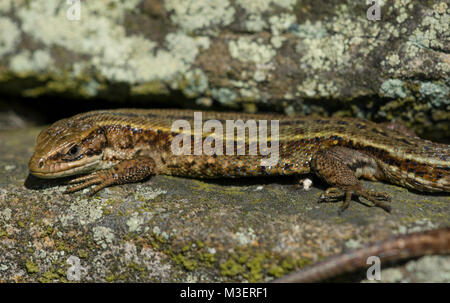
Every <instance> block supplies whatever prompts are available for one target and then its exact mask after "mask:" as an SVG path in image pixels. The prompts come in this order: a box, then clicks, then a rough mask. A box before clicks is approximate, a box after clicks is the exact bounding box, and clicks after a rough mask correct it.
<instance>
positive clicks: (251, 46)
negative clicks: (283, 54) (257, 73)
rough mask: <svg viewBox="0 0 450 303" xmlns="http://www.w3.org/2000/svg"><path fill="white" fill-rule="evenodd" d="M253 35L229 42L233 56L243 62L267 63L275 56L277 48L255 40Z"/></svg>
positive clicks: (229, 48)
mask: <svg viewBox="0 0 450 303" xmlns="http://www.w3.org/2000/svg"><path fill="white" fill-rule="evenodd" d="M253 40H254V39H252V38H251V37H241V38H239V39H237V40H232V41H230V42H229V44H228V50H229V51H230V55H231V57H233V58H235V59H238V60H239V61H242V62H253V63H261V64H265V63H268V62H270V60H272V58H273V57H274V56H275V50H274V49H273V48H272V47H271V46H270V45H264V44H261V43H258V42H256V41H253Z"/></svg>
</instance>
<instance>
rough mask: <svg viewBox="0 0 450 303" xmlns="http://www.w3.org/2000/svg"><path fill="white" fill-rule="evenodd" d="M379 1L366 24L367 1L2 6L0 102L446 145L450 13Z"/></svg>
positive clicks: (174, 0) (140, 0) (406, 1)
mask: <svg viewBox="0 0 450 303" xmlns="http://www.w3.org/2000/svg"><path fill="white" fill-rule="evenodd" d="M383 2H384V4H382V6H381V9H380V20H374V21H370V20H368V19H367V11H368V9H369V8H370V5H367V4H366V3H365V1H349V0H348V1H342V0H341V1H333V2H329V1H316V0H307V1H300V0H298V1H296V0H258V1H248V0H233V1H230V0H196V1H178V0H166V1H162V0H161V1H159V0H132V1H117V0H109V1H83V2H81V6H80V7H81V14H80V20H79V21H71V20H68V18H67V12H68V10H69V9H70V8H71V6H70V5H68V4H66V2H64V1H45V2H44V3H40V2H39V1H24V2H21V1H13V0H5V1H2V4H1V5H0V62H1V63H0V92H1V93H3V94H7V95H9V96H13V97H17V96H22V97H28V98H30V97H33V98H34V97H40V99H38V100H40V101H41V102H42V100H47V99H48V98H49V97H54V98H57V100H59V101H60V106H61V105H62V104H64V107H68V106H67V105H70V106H71V107H76V106H78V105H79V104H81V103H88V104H90V105H91V106H92V105H93V106H94V107H97V108H98V107H99V104H95V103H92V102H91V101H90V100H94V101H97V100H107V101H110V102H113V103H112V104H111V103H109V105H107V106H109V107H111V106H117V105H114V103H120V106H130V105H132V106H146V107H154V106H165V107H168V106H178V107H180V106H182V107H192V106H194V105H199V106H203V107H205V108H208V107H211V106H213V107H216V108H217V107H221V108H223V109H240V110H246V111H250V112H252V111H257V110H270V111H278V112H285V113H287V114H295V113H303V114H310V113H319V114H322V115H330V114H336V115H347V116H348V115H351V116H358V117H364V118H368V119H373V120H377V121H381V120H392V119H398V120H402V121H404V122H405V123H406V124H407V125H409V126H411V127H413V128H415V129H416V131H417V132H418V133H419V134H420V135H423V136H425V137H427V138H433V139H437V140H441V141H442V140H444V141H445V139H446V137H448V134H449V133H450V127H449V122H448V121H449V120H450V119H449V118H450V116H449V110H448V109H449V94H450V88H449V87H450V84H449V77H448V75H449V71H450V68H449V67H450V57H449V50H450V40H449V36H448V33H449V24H450V21H449V20H450V19H449V9H450V8H449V5H448V3H446V2H443V1H413V0H398V1H383ZM87 100H89V102H87ZM36 102H39V101H36Z"/></svg>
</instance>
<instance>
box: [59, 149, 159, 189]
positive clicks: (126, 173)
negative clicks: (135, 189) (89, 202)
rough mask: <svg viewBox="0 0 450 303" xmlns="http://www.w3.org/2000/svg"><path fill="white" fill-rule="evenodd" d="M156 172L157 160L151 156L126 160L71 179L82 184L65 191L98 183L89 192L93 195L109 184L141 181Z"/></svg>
mask: <svg viewBox="0 0 450 303" xmlns="http://www.w3.org/2000/svg"><path fill="white" fill-rule="evenodd" d="M154 173H155V162H154V161H153V159H151V158H137V159H132V160H124V161H122V162H120V163H119V164H117V165H115V166H113V167H111V168H110V169H105V170H100V171H96V172H93V173H91V174H89V175H86V176H82V177H79V178H75V179H73V180H70V181H69V184H77V183H80V184H78V185H75V186H72V187H69V188H68V189H67V190H66V191H65V193H73V192H75V191H78V190H80V189H83V188H86V187H89V186H91V185H96V186H95V187H94V188H92V189H91V191H90V192H89V195H90V196H92V195H94V194H95V193H96V192H98V191H99V190H101V189H103V188H105V187H107V186H110V185H117V184H124V183H133V182H137V181H141V180H143V179H145V178H146V177H148V176H150V175H153V174H154Z"/></svg>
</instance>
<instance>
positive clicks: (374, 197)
mask: <svg viewBox="0 0 450 303" xmlns="http://www.w3.org/2000/svg"><path fill="white" fill-rule="evenodd" d="M352 194H355V195H356V196H358V197H363V198H365V199H367V200H369V201H370V202H372V203H373V204H374V205H375V206H377V207H380V208H382V209H384V210H385V211H387V212H390V211H391V206H390V205H387V204H386V203H384V201H387V202H390V201H391V197H389V195H387V194H385V193H381V192H375V191H369V190H366V189H364V188H363V187H362V186H356V188H353V189H347V190H344V189H341V188H338V187H330V188H328V189H327V190H326V191H325V192H324V193H323V194H322V195H321V196H320V198H319V201H318V202H319V203H322V202H336V201H342V200H343V204H342V206H341V207H340V208H339V213H342V212H343V211H344V210H346V209H347V208H348V206H349V205H350V201H351V199H352Z"/></svg>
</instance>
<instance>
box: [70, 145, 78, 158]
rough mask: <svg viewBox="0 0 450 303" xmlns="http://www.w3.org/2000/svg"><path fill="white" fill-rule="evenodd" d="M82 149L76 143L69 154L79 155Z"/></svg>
mask: <svg viewBox="0 0 450 303" xmlns="http://www.w3.org/2000/svg"><path fill="white" fill-rule="evenodd" d="M80 151H81V148H80V147H79V146H78V145H74V146H73V147H72V148H71V149H70V150H69V153H68V154H69V155H70V156H72V157H75V156H77V155H78V154H79V153H80Z"/></svg>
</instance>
